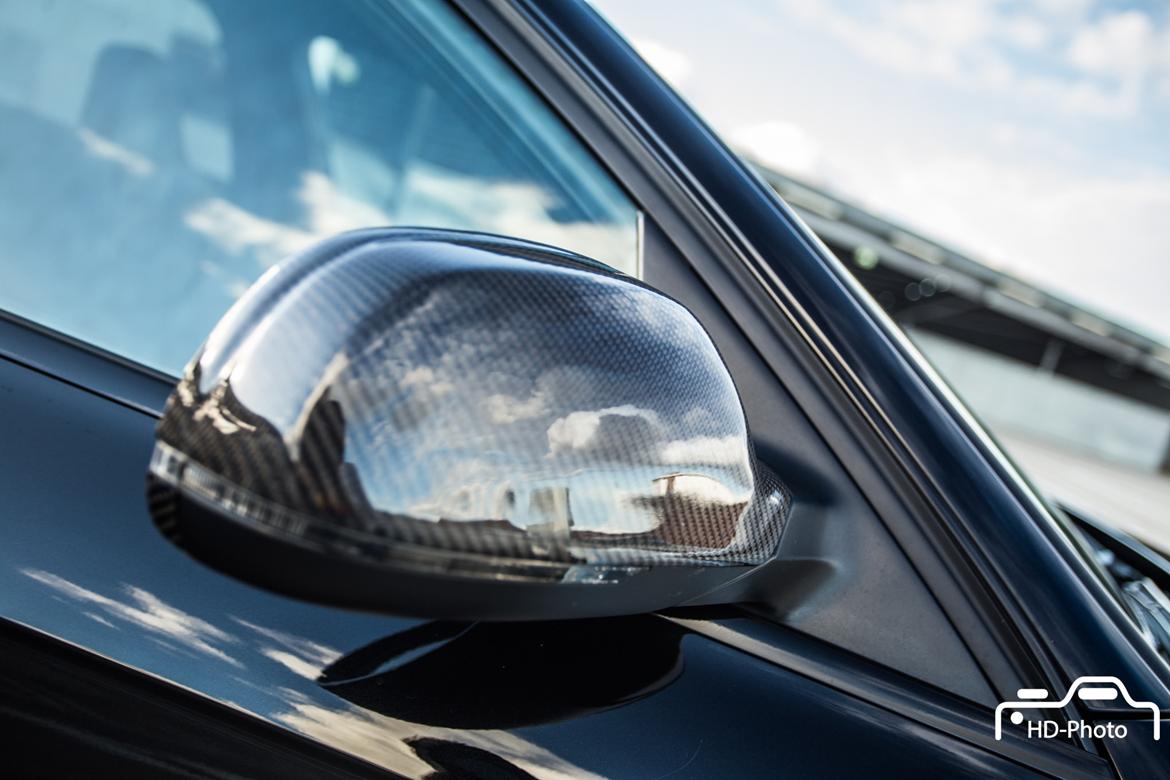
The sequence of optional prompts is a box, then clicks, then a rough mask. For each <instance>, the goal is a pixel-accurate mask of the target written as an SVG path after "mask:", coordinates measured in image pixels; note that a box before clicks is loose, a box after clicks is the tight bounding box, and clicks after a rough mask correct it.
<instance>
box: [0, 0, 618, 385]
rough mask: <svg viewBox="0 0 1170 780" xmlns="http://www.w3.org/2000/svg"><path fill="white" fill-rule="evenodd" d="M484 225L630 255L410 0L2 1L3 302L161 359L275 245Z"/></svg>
mask: <svg viewBox="0 0 1170 780" xmlns="http://www.w3.org/2000/svg"><path fill="white" fill-rule="evenodd" d="M370 225H426V226H440V227H454V228H465V229H476V230H486V231H490V232H495V233H503V234H507V235H513V236H519V237H523V238H530V239H535V240H539V241H544V242H547V243H551V244H555V245H558V246H562V247H565V248H568V249H573V250H576V251H578V252H581V253H583V254H586V255H589V256H591V257H593V258H595V259H598V260H601V261H603V262H607V263H610V264H611V265H614V266H616V267H618V268H621V269H622V270H625V271H627V272H630V273H637V271H638V268H637V251H638V247H637V215H636V212H635V209H634V207H633V205H632V204H631V203H630V202H629V200H628V199H627V198H626V196H625V195H624V194H623V193H622V192H621V191H620V190H619V189H618V188H617V186H616V185H615V184H614V183H613V182H612V181H611V180H610V179H609V178H608V177H607V176H606V175H605V174H604V173H603V172H602V171H601V169H600V168H599V167H598V165H597V163H596V162H595V161H594V160H593V158H592V157H590V156H589V154H588V153H587V152H586V151H585V149H584V148H583V147H582V145H581V144H580V142H579V141H578V140H577V139H576V138H575V137H573V136H572V135H571V134H570V133H569V132H568V131H567V129H566V128H564V127H563V126H562V125H561V124H560V122H559V121H558V119H557V118H556V117H555V116H554V115H553V114H552V113H551V112H550V111H549V110H548V108H547V107H546V106H545V105H544V104H543V103H541V102H540V101H539V99H538V98H537V97H536V96H535V95H534V94H533V93H532V92H531V91H530V89H529V87H528V86H527V85H526V84H525V83H524V82H523V81H522V80H521V79H520V78H519V77H518V76H517V75H516V74H515V73H513V72H512V71H510V70H509V69H508V68H507V66H506V65H505V64H504V63H503V62H501V61H500V59H499V58H498V55H497V54H496V53H495V52H494V51H492V50H491V49H490V48H489V47H488V46H487V45H486V44H485V43H483V42H482V41H481V40H479V39H478V38H477V37H476V35H475V34H474V32H473V31H472V30H471V29H470V28H469V27H467V25H466V24H465V23H464V22H463V21H462V20H461V19H460V18H458V17H457V16H456V15H455V14H454V13H453V12H451V11H450V10H448V9H446V8H445V7H443V6H441V5H439V4H437V3H426V2H421V1H420V2H405V3H404V2H394V3H390V2H362V1H361V0H353V1H352V2H334V3H317V2H284V1H283V0H282V1H281V2H275V1H272V2H264V1H259V2H247V3H236V2H217V1H215V0H207V2H198V1H197V0H154V1H152V2H130V1H129V0H88V1H87V2H70V3H26V2H18V1H15V0H14V1H13V2H6V1H5V0H0V308H4V309H7V310H9V311H13V312H15V313H17V314H20V315H22V316H25V317H28V318H30V319H33V320H37V321H39V322H42V323H44V324H46V325H48V326H50V327H52V328H56V329H59V330H62V331H65V332H67V333H69V334H71V335H74V336H77V337H79V338H81V339H84V340H87V341H90V342H92V343H95V344H97V345H99V346H102V347H105V348H107V349H110V350H113V351H115V352H118V353H121V354H124V355H126V356H128V357H130V358H133V359H135V360H139V361H142V362H144V363H147V364H149V365H152V366H155V367H158V368H161V369H163V370H166V371H171V372H178V371H179V370H180V368H181V367H182V365H183V364H184V362H185V361H186V360H187V359H188V358H189V357H190V356H191V354H192V353H193V352H194V351H195V349H196V347H197V346H198V345H199V343H200V341H201V340H202V339H203V337H204V336H205V335H206V334H207V332H208V331H209V330H210V329H211V326H212V325H213V324H214V323H215V321H216V320H217V319H218V318H219V317H220V315H222V314H223V312H224V311H225V310H226V309H227V307H228V306H229V305H230V304H231V302H232V301H233V300H234V299H235V298H236V297H237V296H238V295H239V294H240V293H241V292H242V291H243V290H244V289H245V288H246V287H247V286H248V285H249V284H250V283H251V282H252V281H253V280H254V279H256V278H257V277H258V276H259V275H260V274H261V273H263V271H264V270H265V269H266V268H267V267H268V266H270V265H271V264H272V263H274V262H276V261H277V260H278V259H280V258H281V257H283V256H285V255H286V254H288V253H290V252H294V251H296V250H298V249H300V248H302V247H304V246H306V245H308V244H310V243H312V242H313V241H315V240H317V239H319V238H322V237H325V236H328V235H332V234H334V233H337V232H339V231H343V230H347V229H351V228H357V227H363V226H370Z"/></svg>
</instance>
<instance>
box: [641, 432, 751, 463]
mask: <svg viewBox="0 0 1170 780" xmlns="http://www.w3.org/2000/svg"><path fill="white" fill-rule="evenodd" d="M662 460H663V462H665V463H669V464H672V465H682V466H686V465H691V466H693V465H698V464H703V465H720V466H737V465H739V466H743V468H744V470H745V471H746V470H747V468H748V465H747V464H748V451H747V439H746V438H745V437H743V436H737V435H733V436H720V437H716V436H696V437H695V438H693V439H676V440H675V441H668V442H666V443H665V444H664V445H663V447H662Z"/></svg>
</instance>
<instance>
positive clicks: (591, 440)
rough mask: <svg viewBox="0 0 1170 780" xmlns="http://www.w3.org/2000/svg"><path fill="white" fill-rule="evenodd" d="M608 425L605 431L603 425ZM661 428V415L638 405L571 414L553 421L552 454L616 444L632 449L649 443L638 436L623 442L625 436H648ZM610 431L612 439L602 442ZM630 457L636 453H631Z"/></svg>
mask: <svg viewBox="0 0 1170 780" xmlns="http://www.w3.org/2000/svg"><path fill="white" fill-rule="evenodd" d="M604 421H608V422H609V426H608V427H606V428H603V425H602V424H603V422H604ZM657 426H658V415H656V414H655V413H654V412H653V411H651V410H649V409H640V408H638V407H636V406H630V405H628V404H627V405H624V406H613V407H610V408H608V409H598V410H596V411H579V412H570V413H569V414H567V415H565V416H564V417H561V418H558V419H556V420H553V423H552V425H550V426H549V427H548V446H549V452H551V453H552V454H553V455H557V454H559V453H562V452H572V451H574V450H597V449H607V448H608V447H609V446H610V445H614V446H616V447H617V448H619V449H627V450H631V449H632V447H633V446H634V445H645V444H650V443H652V441H649V442H648V441H644V440H642V439H643V436H641V435H639V436H637V437H636V438H637V439H638V440H637V441H635V440H630V441H622V440H621V439H623V438H627V437H624V436H623V434H632V433H638V434H646V433H649V431H650V430H651V429H655V428H657ZM605 431H609V433H610V436H608V437H607V439H616V440H606V441H601V439H602V437H603V433H604V432H605ZM630 454H634V453H632V451H631V453H630Z"/></svg>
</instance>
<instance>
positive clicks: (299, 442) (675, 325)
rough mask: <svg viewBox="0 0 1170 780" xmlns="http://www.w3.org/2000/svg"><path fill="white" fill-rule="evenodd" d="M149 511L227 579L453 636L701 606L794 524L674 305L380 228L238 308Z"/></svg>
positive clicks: (598, 276)
mask: <svg viewBox="0 0 1170 780" xmlns="http://www.w3.org/2000/svg"><path fill="white" fill-rule="evenodd" d="M148 494H149V503H150V507H151V513H152V516H153V517H154V519H155V522H156V525H157V526H158V528H159V529H160V530H161V531H162V532H163V533H164V534H165V535H166V536H168V537H169V538H170V539H172V540H173V541H174V542H175V543H177V544H178V545H180V546H181V547H184V548H185V549H187V550H188V551H189V552H190V553H191V554H193V555H194V556H195V557H196V558H198V559H200V560H202V561H204V562H206V563H208V564H210V565H211V566H213V567H216V568H218V569H220V570H222V571H224V572H226V573H228V574H231V575H233V576H235V577H237V578H240V579H243V580H245V581H249V582H252V583H255V584H258V585H261V586H264V587H267V588H270V589H272V590H276V591H278V592H282V593H286V594H289V595H292V596H297V597H300V598H305V599H309V600H312V601H318V602H323V603H329V604H334V605H339V606H347V607H354V608H362V609H369V610H375V611H383V612H391V613H396V614H410V615H419V616H425V617H432V618H459V619H537V618H540V619H549V618H570V617H587V616H602V615H619V614H631V613H637V612H645V611H651V610H657V609H663V608H667V607H672V606H677V605H681V604H685V603H712V601H718V600H719V597H718V595H714V594H720V593H726V592H728V590H727V589H728V587H729V586H730V585H731V584H732V583H734V582H737V581H739V580H741V579H742V578H743V577H744V576H745V575H746V574H747V573H749V572H751V571H752V570H754V569H755V568H756V567H758V566H760V565H761V564H764V563H765V562H767V561H769V560H770V559H771V558H773V557H774V555H775V553H776V549H777V545H778V542H779V538H780V534H781V532H782V530H783V527H784V523H785V521H786V518H787V514H788V510H789V504H790V501H789V496H788V494H787V492H786V491H785V490H784V489H783V487H782V486H781V485H780V483H779V482H778V481H777V480H776V479H775V478H774V477H773V476H772V475H771V474H770V473H769V472H767V471H766V470H765V469H764V468H763V467H762V466H761V464H759V463H758V462H757V461H756V459H755V457H754V454H753V450H752V447H751V443H750V441H749V438H748V431H747V425H746V421H745V419H744V413H743V409H742V406H741V404H740V400H739V396H738V394H737V392H736V389H735V386H734V384H733V382H732V380H731V376H730V375H729V373H728V371H727V368H726V366H725V365H724V363H723V361H722V359H721V358H720V356H719V354H718V352H717V351H716V349H715V347H714V345H713V344H712V343H711V340H710V338H709V337H708V336H707V334H706V332H705V331H704V330H703V328H702V326H701V325H699V323H698V321H697V320H695V318H694V317H693V316H692V315H691V314H690V313H689V312H688V311H687V310H686V309H685V308H684V307H683V306H681V305H680V304H678V303H677V302H675V301H674V300H672V299H670V298H668V297H666V296H665V295H662V294H661V293H659V292H657V291H655V290H653V289H652V288H650V287H648V286H646V285H645V284H642V283H641V282H639V281H637V280H634V279H631V278H629V277H626V276H623V275H621V274H619V273H618V272H616V271H613V270H612V269H610V268H608V267H607V266H604V265H602V264H600V263H597V262H595V261H592V260H589V259H586V258H583V257H580V256H578V255H574V254H571V253H568V252H564V251H561V250H557V249H553V248H551V247H547V246H543V245H539V244H534V243H530V242H526V241H519V240H514V239H506V238H500V237H497V236H488V235H482V234H474V233H462V232H454V231H442V230H421V229H393V228H387V229H372V230H364V231H358V232H354V233H347V234H343V235H341V236H338V237H336V238H333V239H330V240H328V241H325V242H323V243H321V244H318V245H317V246H316V247H314V248H312V249H310V250H308V251H306V252H304V253H302V254H301V255H298V256H296V257H294V258H292V259H291V260H289V261H286V262H284V263H282V264H280V265H278V266H276V267H274V268H273V269H271V270H270V271H269V272H268V273H266V274H265V275H264V277H263V278H262V279H261V280H260V281H258V282H257V283H256V284H255V285H254V286H253V287H252V288H251V289H250V290H249V291H248V292H247V293H246V294H245V295H244V296H243V297H242V298H241V299H240V300H239V301H238V302H237V303H236V305H235V306H233V308H232V309H231V310H230V311H229V312H228V313H227V315H225V317H224V318H223V319H222V320H221V321H220V323H219V324H218V325H217V326H216V328H215V329H214V330H213V331H212V333H211V335H210V337H209V338H208V340H207V342H206V343H205V344H204V346H203V348H202V349H201V351H200V352H199V353H198V354H197V355H196V357H195V358H194V359H193V360H192V362H191V363H190V364H189V366H188V368H187V370H186V372H185V375H184V377H183V379H182V380H181V382H180V383H179V385H178V387H177V388H176V389H175V391H174V393H173V394H172V395H171V398H170V399H169V401H168V402H167V406H166V410H165V412H164V414H163V418H162V420H161V422H160V424H159V426H158V430H157V437H156V445H155V450H154V453H153V456H152V458H151V463H150V473H149V490H148ZM728 598H730V597H728Z"/></svg>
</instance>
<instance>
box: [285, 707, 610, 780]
mask: <svg viewBox="0 0 1170 780" xmlns="http://www.w3.org/2000/svg"><path fill="white" fill-rule="evenodd" d="M281 692H282V694H283V698H284V700H285V703H286V704H287V705H288V709H286V710H285V711H283V712H275V713H273V715H272V718H273V720H275V721H276V722H278V723H282V724H284V725H285V726H288V727H289V728H291V729H294V730H295V731H297V732H299V733H301V734H304V735H305V736H308V737H311V738H313V739H317V740H320V741H321V742H324V743H325V744H328V745H331V746H333V747H334V748H336V749H338V750H343V751H345V752H348V753H352V754H353V755H356V756H360V757H361V758H364V759H365V760H366V761H369V762H370V763H372V764H376V765H378V766H381V767H383V768H385V769H388V770H390V771H392V772H398V773H399V774H402V775H404V776H407V777H421V776H425V775H427V774H429V773H430V772H431V771H433V770H434V769H435V767H433V766H432V765H431V764H429V763H427V762H426V761H424V760H423V759H421V758H420V757H419V756H418V755H417V754H416V753H415V751H414V750H413V749H412V748H411V746H410V745H409V744H408V741H413V740H417V739H419V738H420V737H428V738H432V739H439V740H445V741H448V742H455V743H459V744H462V745H467V746H470V747H473V748H478V749H480V750H484V751H487V752H489V753H491V754H492V755H495V756H499V757H500V758H502V759H504V760H506V761H508V762H510V763H512V764H514V765H515V766H516V767H518V768H520V769H522V770H524V771H525V772H528V773H530V774H531V775H533V776H534V777H538V778H547V779H548V780H560V779H561V778H566V779H567V778H592V777H598V775H595V774H593V773H591V772H587V771H585V770H584V769H582V768H581V767H577V766H574V765H572V764H570V763H568V762H567V761H565V760H564V759H562V758H560V757H559V756H557V755H556V754H554V753H551V752H550V751H548V750H546V749H545V748H542V747H540V746H539V745H536V744H533V743H532V742H529V741H527V740H525V739H524V738H523V737H520V736H517V735H515V734H511V733H509V732H506V731H456V730H451V729H443V728H435V727H430V726H421V725H416V724H413V723H407V722H405V721H400V720H395V719H394V718H389V717H386V716H385V715H378V714H376V713H373V712H369V711H368V710H362V709H358V708H356V707H346V708H345V709H332V708H329V707H325V706H323V705H321V704H320V703H318V702H316V701H313V700H311V699H309V698H308V697H306V696H304V695H303V694H300V693H298V692H296V691H293V690H290V689H282V690H281Z"/></svg>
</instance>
